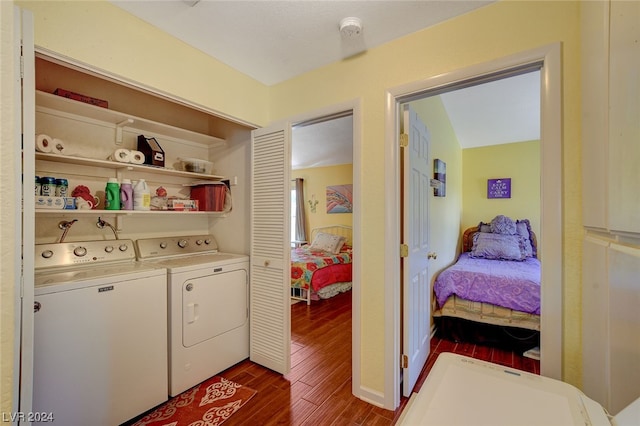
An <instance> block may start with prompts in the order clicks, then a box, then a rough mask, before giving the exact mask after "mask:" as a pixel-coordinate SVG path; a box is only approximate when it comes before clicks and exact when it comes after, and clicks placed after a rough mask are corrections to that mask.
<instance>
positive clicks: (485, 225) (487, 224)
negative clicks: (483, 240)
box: [478, 222, 491, 232]
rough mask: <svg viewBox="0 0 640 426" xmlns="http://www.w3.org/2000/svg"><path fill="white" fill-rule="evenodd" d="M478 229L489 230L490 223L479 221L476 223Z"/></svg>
mask: <svg viewBox="0 0 640 426" xmlns="http://www.w3.org/2000/svg"><path fill="white" fill-rule="evenodd" d="M478 231H480V232H491V224H490V223H484V222H480V223H479V224H478Z"/></svg>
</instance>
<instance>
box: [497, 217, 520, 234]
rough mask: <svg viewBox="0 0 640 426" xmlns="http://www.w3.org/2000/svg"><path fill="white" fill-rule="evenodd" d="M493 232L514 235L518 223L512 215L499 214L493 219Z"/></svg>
mask: <svg viewBox="0 0 640 426" xmlns="http://www.w3.org/2000/svg"><path fill="white" fill-rule="evenodd" d="M491 232H493V233H494V234H506V235H514V234H515V233H516V223H515V222H514V221H513V219H511V218H510V217H507V216H503V215H498V216H496V217H494V218H493V220H492V221H491Z"/></svg>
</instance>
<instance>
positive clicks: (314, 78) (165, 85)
mask: <svg viewBox="0 0 640 426" xmlns="http://www.w3.org/2000/svg"><path fill="white" fill-rule="evenodd" d="M0 3H3V6H4V7H3V9H2V10H3V18H2V19H3V21H2V24H3V25H2V38H3V44H4V40H5V33H6V32H9V31H11V30H12V26H11V25H5V18H4V15H5V13H4V12H5V11H6V10H7V9H8V7H7V6H6V5H5V4H6V3H7V2H0ZM17 4H19V5H20V6H22V7H24V8H26V9H30V10H33V11H34V15H35V25H36V44H37V45H39V46H42V47H45V48H47V49H51V50H53V51H56V52H58V53H61V54H64V55H68V56H71V57H73V58H75V59H77V60H80V61H83V62H86V63H90V64H92V65H94V66H97V67H100V68H103V69H105V70H108V71H110V72H113V73H115V74H118V75H122V76H124V77H126V78H128V79H131V80H134V81H140V82H144V83H145V84H147V85H149V86H152V87H155V88H158V89H160V90H163V91H166V92H169V93H172V94H174V95H177V96H180V97H183V98H185V99H189V100H190V101H193V102H195V103H198V104H202V105H203V106H206V107H208V108H212V109H214V110H218V111H221V112H224V113H226V114H228V115H230V116H233V117H237V118H239V119H242V120H245V121H247V122H253V123H256V124H259V125H264V124H267V123H268V122H270V121H274V120H278V119H282V118H287V117H290V116H294V115H299V114H301V113H303V112H308V111H313V110H317V109H319V108H324V107H326V106H328V105H334V104H336V103H340V102H344V101H348V100H353V99H359V100H360V102H361V106H362V128H361V130H362V137H363V146H362V152H361V153H360V154H361V160H362V168H361V171H360V175H359V176H358V178H359V179H360V180H361V182H362V185H361V199H362V210H363V213H362V221H361V226H362V229H363V231H364V232H362V243H363V244H362V250H361V259H362V282H363V283H366V285H363V286H362V289H361V296H362V306H361V310H360V311H361V318H360V323H361V330H360V333H361V343H362V347H361V351H362V352H361V353H360V354H355V356H360V359H361V372H360V373H361V379H362V385H363V387H364V388H366V389H369V390H371V392H373V393H380V394H382V393H383V392H384V388H385V377H384V374H383V371H384V350H383V348H384V347H385V345H391V344H393V342H391V341H390V338H391V336H385V334H384V330H385V324H384V318H385V315H384V312H385V309H384V306H385V300H384V294H385V291H384V290H385V282H384V276H385V264H384V256H383V250H381V248H383V247H385V245H386V244H391V243H394V242H391V241H385V239H384V232H383V229H384V227H385V224H386V222H385V220H386V218H385V214H384V209H383V208H381V207H380V206H382V205H383V203H385V202H386V201H387V200H385V199H384V196H383V195H382V193H381V189H382V188H384V184H385V178H386V176H385V173H384V172H385V167H384V164H385V158H384V155H385V143H384V142H385V139H384V138H385V136H384V135H385V90H386V89H387V88H392V87H396V86H399V85H402V84H405V83H409V82H415V81H419V80H423V79H426V78H428V77H432V76H436V75H440V74H443V73H447V72H450V71H454V70H457V69H460V68H464V67H468V66H470V65H473V64H477V63H482V62H486V61H491V60H493V59H496V58H500V57H504V56H507V55H511V54H514V53H518V52H522V51H525V50H529V49H533V48H538V47H540V46H543V45H547V44H550V43H557V42H561V43H562V66H563V70H562V75H563V81H562V91H563V93H562V95H563V103H562V108H563V110H562V127H563V134H562V139H563V146H562V161H563V176H564V183H563V197H564V198H563V200H562V201H563V208H564V216H563V217H564V235H562V238H563V247H564V258H563V261H564V272H563V273H564V284H565V287H564V290H563V295H564V299H563V307H564V322H563V324H559V326H561V327H562V331H563V337H564V347H563V354H564V358H563V367H564V379H565V380H566V381H568V382H570V383H573V384H576V385H578V386H579V385H580V382H581V367H582V366H581V355H580V351H581V339H580V329H581V306H580V300H581V294H580V271H581V236H582V230H581V224H582V220H581V217H582V216H581V195H580V191H581V170H580V161H579V160H578V159H579V158H580V155H581V152H580V100H581V99H580V57H579V51H580V39H579V34H580V27H579V2H577V1H562V2H557V1H499V2H497V3H493V4H491V5H489V6H486V7H484V8H482V9H479V10H477V11H475V12H472V13H467V14H465V15H463V16H461V17H458V18H455V19H451V20H448V21H446V22H444V23H442V24H440V25H437V26H435V27H432V28H429V29H425V30H423V31H419V32H416V33H414V34H411V35H409V36H406V37H404V38H402V39H399V40H396V41H394V42H390V43H388V44H386V45H383V46H381V47H378V48H375V49H371V50H369V51H368V52H366V53H364V54H362V55H358V56H356V57H352V58H350V59H348V60H344V61H341V62H338V63H334V64H331V65H329V66H326V67H323V68H321V69H318V70H315V71H312V72H309V73H306V74H304V75H302V76H300V77H297V78H294V79H291V80H289V81H286V82H284V83H281V84H279V85H276V86H273V87H270V88H267V87H265V86H263V85H261V84H259V83H257V82H256V81H255V80H252V79H251V78H249V77H247V76H245V75H243V74H240V73H238V72H235V71H234V70H232V69H230V68H228V67H227V66H225V65H224V64H222V63H220V62H218V61H215V60H212V59H210V58H207V57H205V56H204V55H203V54H202V53H201V52H199V51H197V50H195V49H192V48H190V47H188V46H186V45H184V44H183V43H181V42H179V41H177V40H175V39H173V38H171V37H169V36H167V35H166V34H163V33H162V32H160V31H159V30H157V29H155V28H153V27H150V26H149V25H147V24H145V23H143V22H142V21H140V20H138V19H137V18H134V17H132V16H130V15H128V14H126V13H125V12H123V11H121V10H120V9H118V8H116V7H114V6H112V5H111V4H109V3H107V2H104V1H99V2H93V1H92V2H71V1H69V2H63V1H61V2H31V1H22V2H17ZM98 23H99V24H98ZM2 63H3V71H4V66H5V65H4V64H5V61H4V57H3V61H2ZM7 78H11V77H10V76H7V75H5V73H4V72H3V74H2V81H3V87H4V84H5V83H6V82H7ZM3 108H4V95H3ZM2 132H3V134H4V132H5V127H4V117H3V126H2ZM4 143H5V141H4V136H3V145H4ZM3 149H4V148H3ZM2 165H3V167H2V170H3V172H2V174H3V175H4V173H5V172H4V170H6V169H5V167H11V164H9V163H8V161H7V160H6V158H3V160H2ZM2 215H3V216H2V217H4V215H5V213H4V210H3V213H2ZM8 217H9V221H12V220H14V218H13V216H12V215H11V214H9V215H8ZM9 226H11V223H9ZM0 229H2V232H3V233H4V232H5V230H4V229H5V227H4V226H2V227H0ZM9 234H11V233H9ZM2 240H3V244H4V241H6V240H5V238H4V234H3V238H2ZM8 261H10V259H9V260H7V258H5V257H3V258H2V264H3V271H4V267H5V266H6V265H7V263H6V262H8ZM5 282H6V280H5V276H3V279H2V291H3V293H2V296H3V303H4V300H5V299H4V296H5V292H6V288H7V285H6V284H5ZM2 315H5V314H4V312H3V314H2ZM12 327H13V324H12V323H8V324H7V325H5V323H4V322H3V323H2V329H1V331H2V336H3V338H4V336H5V335H7V336H9V338H13V328H12ZM4 347H5V346H4V345H3V349H2V351H3V353H4V351H5V349H4ZM11 374H12V373H11V371H10V370H8V368H7V367H6V365H5V364H4V360H3V364H2V380H3V382H5V381H6V378H7V377H9V376H10V375H11ZM2 396H3V404H4V401H5V400H6V399H5V398H4V395H2Z"/></svg>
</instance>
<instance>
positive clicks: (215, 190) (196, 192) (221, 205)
mask: <svg viewBox="0 0 640 426" xmlns="http://www.w3.org/2000/svg"><path fill="white" fill-rule="evenodd" d="M228 190H229V189H228V187H227V186H226V185H225V184H223V183H220V184H210V185H209V184H205V185H197V186H194V187H192V188H191V199H192V200H198V208H199V209H200V211H208V212H222V211H225V206H226V202H227V192H228Z"/></svg>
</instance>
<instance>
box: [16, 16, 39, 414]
mask: <svg viewBox="0 0 640 426" xmlns="http://www.w3.org/2000/svg"><path fill="white" fill-rule="evenodd" d="M13 22H14V27H15V34H14V36H15V37H14V39H15V40H16V45H15V46H14V55H13V57H14V66H15V74H14V75H15V76H16V80H15V81H14V94H15V100H16V101H15V105H14V111H16V125H15V129H16V132H15V141H16V146H19V144H20V140H22V153H21V152H20V150H19V149H18V150H16V156H15V158H14V161H15V163H16V164H22V168H20V167H18V168H16V176H15V181H16V182H21V181H22V182H24V184H23V185H22V191H16V192H15V195H16V197H15V198H16V199H15V203H14V204H13V206H14V208H15V209H16V211H15V212H16V217H18V218H21V219H20V220H21V221H22V224H20V223H18V224H17V225H18V229H20V228H21V229H22V233H20V232H18V233H17V234H16V236H17V238H16V241H15V242H14V244H15V253H22V264H20V263H19V262H20V261H19V260H18V262H16V275H15V276H16V277H21V280H20V282H16V286H15V294H16V304H17V306H16V324H17V327H19V330H20V331H19V332H17V331H16V333H15V339H14V345H15V347H16V348H20V359H19V360H18V358H15V359H16V360H17V361H16V364H15V366H14V370H13V371H14V372H15V374H14V381H13V383H14V401H13V403H12V406H13V407H14V408H15V409H16V410H15V411H16V412H18V411H19V412H21V413H27V412H32V411H33V410H32V402H33V318H34V317H33V313H34V312H33V274H34V271H33V258H34V250H35V247H34V244H35V237H34V232H35V197H34V192H33V188H34V178H35V133H36V130H35V114H36V106H35V97H36V91H35V50H34V40H33V14H32V13H31V12H29V11H25V10H21V9H19V8H17V7H15V8H14V19H13ZM21 65H22V66H21ZM20 76H21V78H20ZM23 200H24V201H23ZM21 206H22V212H20V207H21ZM20 213H22V214H20ZM18 297H19V299H18ZM25 419H26V416H25ZM19 422H20V424H29V423H28V422H26V421H25V420H24V419H20V420H19Z"/></svg>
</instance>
